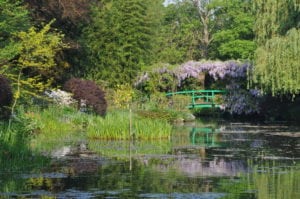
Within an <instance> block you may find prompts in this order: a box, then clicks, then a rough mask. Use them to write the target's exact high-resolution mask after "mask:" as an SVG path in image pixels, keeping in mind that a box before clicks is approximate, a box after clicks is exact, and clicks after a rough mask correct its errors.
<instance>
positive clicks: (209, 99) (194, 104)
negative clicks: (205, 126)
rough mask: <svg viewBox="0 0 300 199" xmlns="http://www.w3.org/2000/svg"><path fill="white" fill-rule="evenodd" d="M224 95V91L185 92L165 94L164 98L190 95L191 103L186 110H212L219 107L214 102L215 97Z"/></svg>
mask: <svg viewBox="0 0 300 199" xmlns="http://www.w3.org/2000/svg"><path fill="white" fill-rule="evenodd" d="M225 93H226V91H225V90H186V91H177V92H170V93H167V94H166V96H174V95H190V96H191V103H190V104H188V108H205V107H206V108H212V107H220V104H218V102H216V96H217V95H223V94H225ZM199 100H200V102H199Z"/></svg>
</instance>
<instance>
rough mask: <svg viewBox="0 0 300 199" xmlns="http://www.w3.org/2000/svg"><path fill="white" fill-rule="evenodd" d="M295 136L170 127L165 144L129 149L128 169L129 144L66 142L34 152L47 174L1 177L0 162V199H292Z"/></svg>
mask: <svg viewBox="0 0 300 199" xmlns="http://www.w3.org/2000/svg"><path fill="white" fill-rule="evenodd" d="M299 132H300V131H297V129H296V130H295V128H294V130H293V131H290V129H289V128H288V127H286V126H275V125H273V126H269V128H268V126H257V125H250V124H221V125H220V124H199V123H196V124H193V125H191V126H181V127H176V129H175V130H174V134H173V136H172V139H171V141H168V140H162V141H156V142H134V143H131V144H132V146H131V147H130V148H131V149H132V151H131V154H132V156H131V157H132V162H131V166H132V169H130V159H129V149H130V148H129V143H128V142H121V141H118V142H116V141H99V140H97V141H96V140H80V141H78V140H77V139H75V140H76V141H75V142H70V140H69V141H68V142H66V143H59V144H53V147H52V149H51V150H49V149H50V145H47V148H43V147H40V149H43V150H44V151H42V152H41V153H42V154H47V155H49V156H51V158H52V160H51V162H49V163H48V165H47V167H39V166H38V165H37V166H35V167H28V169H27V170H22V171H21V172H17V171H16V170H14V169H13V168H18V166H17V165H18V164H21V163H20V161H19V162H17V161H15V162H16V165H14V164H13V163H11V165H9V166H10V168H11V170H14V171H15V172H11V173H10V174H6V171H7V169H5V168H4V165H5V166H6V167H7V166H8V164H7V163H6V164H4V162H5V160H4V159H1V162H0V163H1V164H0V165H1V167H0V198H42V197H44V198H178V199H179V198H180V199H181V198H200V199H201V198H202V199H203V198H204V199H206V198H210V199H211V198H222V199H225V198H226V199H248V198H250V199H251V198H257V199H271V198H272V199H289V198H291V199H294V198H295V199H296V198H300V192H299V191H300V180H299V179H300V154H299V153H300V152H299V147H300V140H299V136H298V135H299ZM35 142H36V143H37V142H39V140H36V141H35ZM43 145H44V144H43V143H40V146H43ZM45 145H46V144H45ZM46 149H47V150H46ZM3 157H4V156H3ZM28 160H29V161H28V164H29V163H30V159H28ZM23 164H26V163H25V162H24V163H23ZM2 166H3V167H2Z"/></svg>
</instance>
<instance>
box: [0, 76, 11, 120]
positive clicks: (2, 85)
mask: <svg viewBox="0 0 300 199" xmlns="http://www.w3.org/2000/svg"><path fill="white" fill-rule="evenodd" d="M12 100H13V93H12V88H11V86H10V83H9V81H8V79H7V78H6V77H4V76H3V75H0V112H1V114H0V119H7V118H9V115H10V111H9V108H8V107H9V106H10V105H11V103H12Z"/></svg>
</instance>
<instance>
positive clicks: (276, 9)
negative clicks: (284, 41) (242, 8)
mask: <svg viewBox="0 0 300 199" xmlns="http://www.w3.org/2000/svg"><path fill="white" fill-rule="evenodd" d="M253 4H254V9H255V11H256V21H255V26H254V31H255V33H256V40H257V43H258V45H264V44H265V42H266V41H267V40H268V39H271V38H272V37H274V36H277V35H285V34H286V32H287V31H288V30H289V29H291V28H293V27H299V19H300V14H299V9H300V3H299V1H298V0H254V1H253Z"/></svg>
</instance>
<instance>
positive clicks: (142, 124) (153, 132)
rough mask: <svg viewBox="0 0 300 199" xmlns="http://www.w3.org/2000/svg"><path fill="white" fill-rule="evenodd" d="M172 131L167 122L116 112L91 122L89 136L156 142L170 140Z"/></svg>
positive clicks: (127, 112) (88, 129) (88, 128)
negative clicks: (157, 140)
mask: <svg viewBox="0 0 300 199" xmlns="http://www.w3.org/2000/svg"><path fill="white" fill-rule="evenodd" d="M130 120H132V128H131V129H132V131H131V132H130ZM171 130H172V126H171V125H170V124H169V123H168V122H167V121H166V120H160V119H149V118H143V117H140V116H138V115H137V114H133V116H132V118H130V114H129V111H114V112H110V113H108V114H107V115H106V117H105V118H100V117H95V118H93V120H90V121H89V125H88V127H87V136H88V137H89V138H93V139H107V140H128V139H131V138H133V139H138V140H156V139H169V138H170V135H171Z"/></svg>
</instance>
